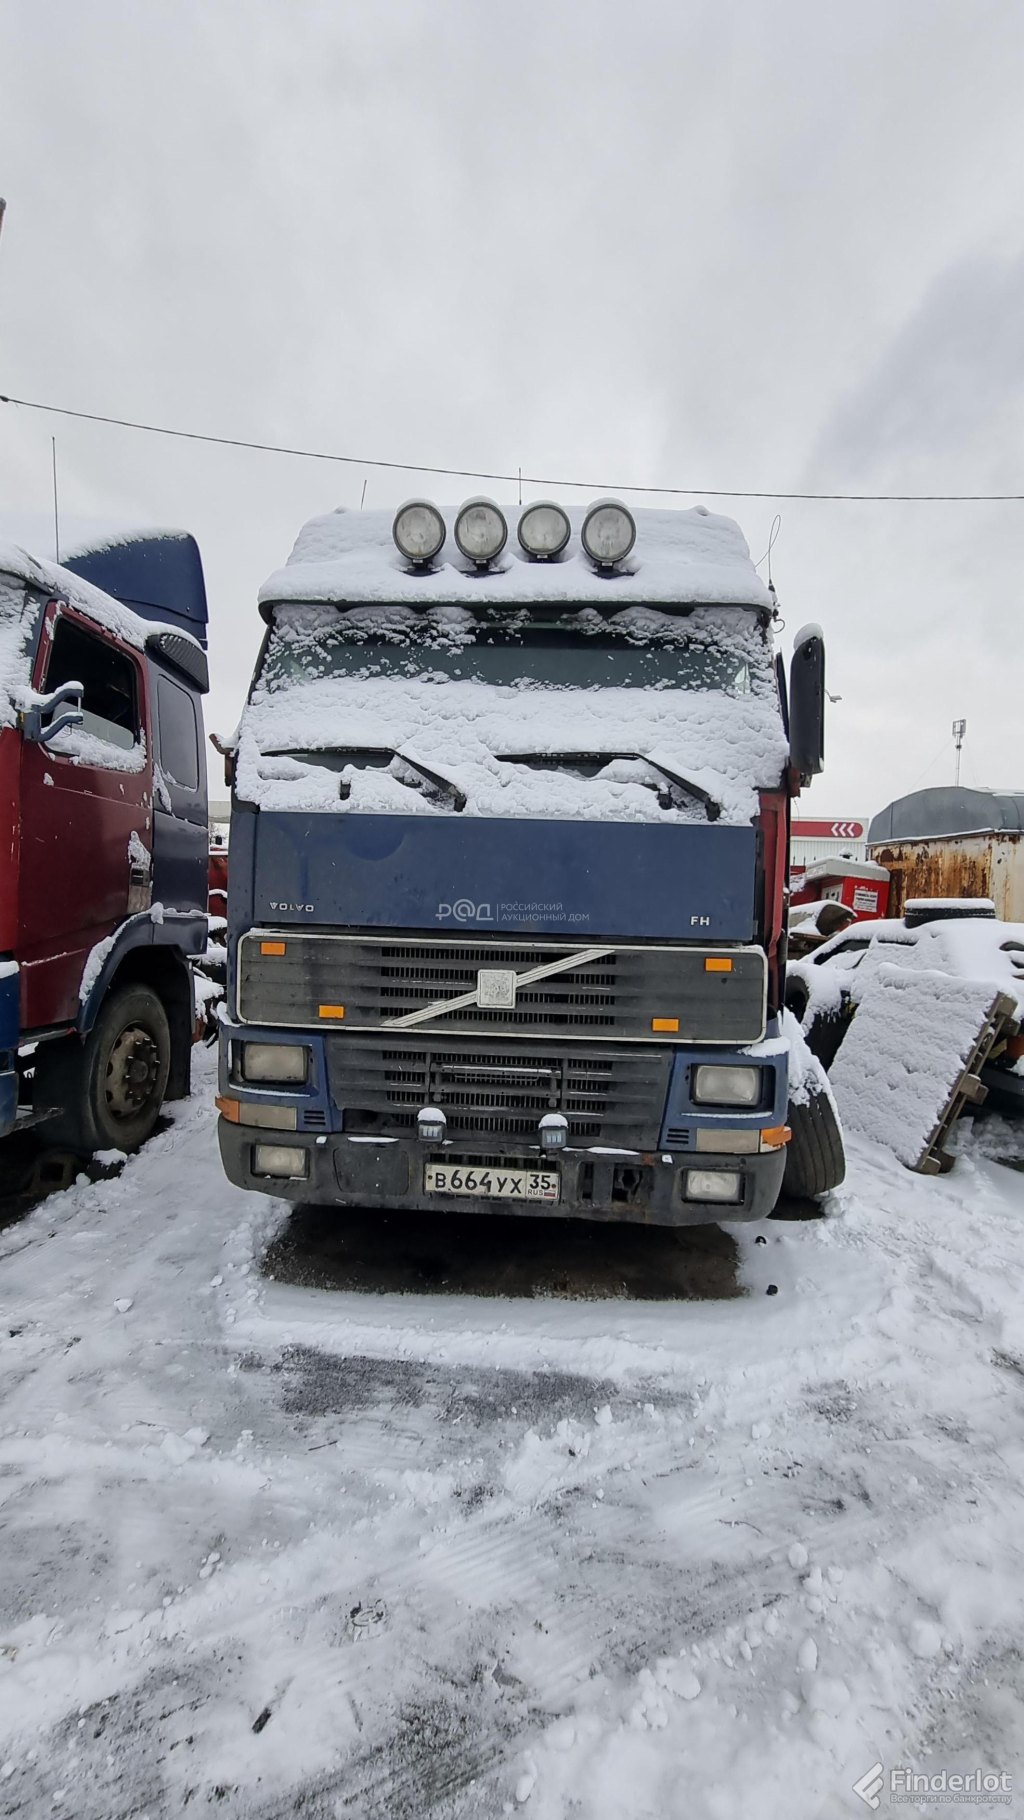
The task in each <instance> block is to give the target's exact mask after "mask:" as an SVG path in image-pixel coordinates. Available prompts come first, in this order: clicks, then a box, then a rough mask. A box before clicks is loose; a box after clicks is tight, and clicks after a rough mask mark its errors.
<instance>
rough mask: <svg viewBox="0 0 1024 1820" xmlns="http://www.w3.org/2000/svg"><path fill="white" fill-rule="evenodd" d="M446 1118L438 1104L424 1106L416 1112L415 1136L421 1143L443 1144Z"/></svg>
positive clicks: (446, 1123) (446, 1126) (446, 1124)
mask: <svg viewBox="0 0 1024 1820" xmlns="http://www.w3.org/2000/svg"><path fill="white" fill-rule="evenodd" d="M447 1129H448V1120H447V1119H446V1118H445V1116H444V1113H443V1112H442V1111H441V1108H440V1107H439V1106H424V1107H423V1108H422V1109H421V1111H419V1112H417V1114H416V1136H417V1137H418V1138H419V1140H420V1143H421V1144H443V1143H444V1135H445V1132H446V1131H447Z"/></svg>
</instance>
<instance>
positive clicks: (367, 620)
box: [236, 602, 786, 824]
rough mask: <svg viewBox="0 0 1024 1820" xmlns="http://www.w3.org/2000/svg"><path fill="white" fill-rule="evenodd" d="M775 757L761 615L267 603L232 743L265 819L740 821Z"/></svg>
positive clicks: (781, 753)
mask: <svg viewBox="0 0 1024 1820" xmlns="http://www.w3.org/2000/svg"><path fill="white" fill-rule="evenodd" d="M785 758H786V740H785V735H784V732H783V727H782V717H781V713H780V709H779V697H778V690H777V688H776V683H775V675H774V667H773V662H772V655H771V646H770V640H769V637H768V633H767V629H766V627H765V626H764V623H763V620H762V618H761V616H760V614H759V612H758V611H757V610H756V609H755V610H751V609H747V608H735V607H732V608H730V607H709V606H700V607H695V608H694V609H693V610H692V611H691V612H689V613H680V612H676V613H668V612H663V611H660V610H658V609H655V608H651V607H645V606H640V605H639V604H634V605H632V606H627V607H623V608H619V609H617V610H615V611H612V610H611V609H610V608H604V609H595V608H588V607H580V606H578V605H573V604H570V605H568V606H566V605H555V606H554V607H552V606H548V607H543V606H541V605H539V604H538V603H533V602H531V603H529V605H528V606H527V607H526V608H521V607H519V606H515V607H512V608H511V609H509V608H499V607H497V606H496V605H494V604H493V603H486V602H481V604H480V605H479V606H473V607H462V606H453V605H451V604H450V603H445V604H441V605H437V604H432V605H430V606H427V607H423V608H415V607H406V606H404V605H398V604H384V605H368V604H363V605H360V606H358V607H350V608H338V607H332V606H326V605H325V606H314V605H310V604H305V603H304V604H302V605H297V606H291V605H287V606H278V607H277V608H276V609H275V615H274V624H273V626H272V629H271V631H270V633H269V634H268V637H267V640H266V643H265V647H264V652H263V656H262V658H261V661H260V668H259V671H258V674H257V677H256V680H255V682H254V684H253V687H252V692H251V694H250V697H249V701H248V704H247V706H246V709H245V712H244V714H243V717H242V725H241V728H240V731H239V746H238V761H237V770H236V781H237V788H238V790H239V792H240V794H241V795H242V796H243V798H244V799H245V800H246V801H249V802H254V803H257V804H258V805H260V806H261V807H263V808H272V807H273V808H279V809H291V810H294V809H300V808H302V809H315V810H318V811H332V812H335V813H355V814H374V813H376V814H398V815H408V814H441V815H451V814H458V813H462V812H463V810H464V811H465V812H467V813H469V814H470V815H487V816H494V817H499V816H505V817H508V816H517V815H518V816H542V817H545V818H549V817H554V818H559V817H561V818H565V819H574V818H579V817H582V818H583V819H588V820H607V819H611V820H631V821H648V820H657V821H660V820H664V819H665V818H666V817H668V818H669V819H674V820H696V821H700V822H705V821H707V820H709V819H712V818H713V819H720V820H722V821H725V822H732V823H736V824H749V823H750V821H751V820H752V818H753V816H754V815H755V814H756V812H757V794H756V793H757V791H758V789H772V788H777V787H778V783H779V779H780V777H781V775H782V770H783V767H784V764H785Z"/></svg>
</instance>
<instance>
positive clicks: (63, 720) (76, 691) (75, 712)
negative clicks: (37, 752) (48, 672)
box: [18, 682, 85, 746]
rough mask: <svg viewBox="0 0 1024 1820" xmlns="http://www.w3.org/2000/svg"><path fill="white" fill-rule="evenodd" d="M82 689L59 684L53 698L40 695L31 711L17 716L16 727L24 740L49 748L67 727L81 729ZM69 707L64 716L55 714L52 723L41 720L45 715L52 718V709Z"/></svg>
mask: <svg viewBox="0 0 1024 1820" xmlns="http://www.w3.org/2000/svg"><path fill="white" fill-rule="evenodd" d="M84 694H85V685H84V684H83V683H80V682H66V683H61V685H60V688H59V689H54V691H53V694H52V695H41V696H40V697H39V699H38V701H36V702H34V703H33V705H32V707H31V708H25V709H24V710H23V711H22V713H21V714H20V715H19V717H18V719H19V725H20V727H21V732H22V736H23V738H25V739H27V740H29V741H30V742H31V743H32V744H33V745H36V746H48V745H49V744H50V741H51V740H52V739H56V737H57V735H58V733H63V732H64V729H65V728H66V727H80V726H81V724H82V718H83V716H82V697H83V696H84ZM65 703H68V704H69V705H68V708H67V711H66V713H64V714H57V715H56V716H55V717H54V719H53V720H44V719H43V716H44V715H46V714H53V711H54V709H55V708H61V707H63V706H64V704H65Z"/></svg>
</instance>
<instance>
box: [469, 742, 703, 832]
mask: <svg viewBox="0 0 1024 1820" xmlns="http://www.w3.org/2000/svg"><path fill="white" fill-rule="evenodd" d="M495 757H496V758H498V759H500V760H502V762H503V763H505V764H508V765H533V766H534V768H535V769H537V770H542V769H543V768H544V767H545V766H548V765H551V766H556V767H557V766H559V765H566V766H569V767H575V768H576V769H582V771H583V776H584V777H586V776H590V777H594V776H595V775H596V774H597V772H598V771H600V770H601V769H602V768H603V766H605V765H609V764H611V763H612V761H613V760H614V759H616V758H625V759H630V760H631V761H633V762H634V763H636V764H642V765H650V767H651V770H652V771H660V773H661V775H662V777H665V778H667V779H668V781H669V783H670V784H674V785H675V787H676V789H677V790H683V791H684V792H685V793H686V795H687V796H690V797H692V798H693V800H694V801H695V802H698V803H703V805H704V813H705V815H706V816H707V818H708V821H709V822H716V821H717V820H718V818H719V816H720V815H721V813H722V805H721V803H718V802H716V801H715V799H714V797H713V796H709V795H708V793H707V791H706V790H702V789H701V786H700V784H695V783H694V782H693V781H692V779H691V778H689V777H683V776H682V775H681V773H680V772H678V771H673V770H672V769H671V767H670V766H669V765H663V764H662V762H661V760H660V759H658V758H648V756H647V753H646V752H497V753H495ZM584 767H586V769H583V768H584ZM638 781H642V780H638ZM650 788H652V789H656V790H657V791H658V802H659V805H660V807H661V808H662V809H671V807H672V793H671V791H670V790H666V789H665V788H664V786H663V785H662V786H660V787H659V786H658V785H657V784H654V785H651V786H650Z"/></svg>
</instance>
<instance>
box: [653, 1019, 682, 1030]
mask: <svg viewBox="0 0 1024 1820" xmlns="http://www.w3.org/2000/svg"><path fill="white" fill-rule="evenodd" d="M651 1029H652V1030H668V1031H671V1030H678V1029H679V1019H678V1018H677V1017H652V1019H651Z"/></svg>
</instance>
